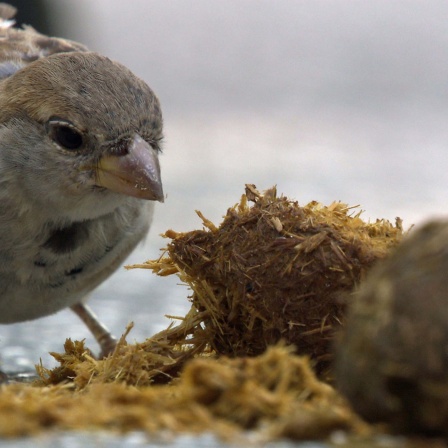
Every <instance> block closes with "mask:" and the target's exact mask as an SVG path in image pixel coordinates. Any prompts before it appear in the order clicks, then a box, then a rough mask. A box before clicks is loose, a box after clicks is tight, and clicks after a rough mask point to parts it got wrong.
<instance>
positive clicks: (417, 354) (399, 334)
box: [336, 221, 448, 436]
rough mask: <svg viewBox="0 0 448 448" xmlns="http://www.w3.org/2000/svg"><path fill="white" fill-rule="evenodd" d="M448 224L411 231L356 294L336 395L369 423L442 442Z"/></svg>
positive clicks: (446, 413)
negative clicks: (346, 398)
mask: <svg viewBox="0 0 448 448" xmlns="http://www.w3.org/2000/svg"><path fill="white" fill-rule="evenodd" d="M447 275H448V222H447V221H445V222H432V223H429V224H427V225H425V226H423V227H421V228H420V229H418V230H413V231H411V232H410V235H409V236H408V237H407V238H406V239H405V240H404V242H403V243H402V244H401V245H400V246H399V247H398V248H397V250H396V251H395V252H394V253H393V254H392V255H391V256H390V258H388V259H387V260H385V261H383V262H381V263H379V264H378V266H377V267H375V268H374V269H373V270H372V272H371V273H370V275H369V276H368V278H367V279H366V281H365V283H363V284H362V285H361V287H360V289H359V292H358V293H357V294H356V300H354V301H353V306H352V308H351V310H350V312H349V316H348V320H347V325H346V328H345V329H344V332H343V335H342V338H341V341H340V343H339V348H338V352H337V358H336V377H337V384H338V387H339V389H340V390H341V392H342V393H343V394H345V395H346V396H347V397H348V398H349V400H350V401H351V403H352V405H353V407H354V409H355V410H356V411H357V412H359V413H360V414H361V415H362V416H363V417H364V418H365V419H367V420H369V421H383V422H387V423H389V424H390V425H391V426H392V428H393V429H394V430H395V431H398V432H402V433H403V432H404V433H407V432H410V433H411V432H418V433H423V434H429V435H431V434H435V435H444V436H447V435H448V281H447Z"/></svg>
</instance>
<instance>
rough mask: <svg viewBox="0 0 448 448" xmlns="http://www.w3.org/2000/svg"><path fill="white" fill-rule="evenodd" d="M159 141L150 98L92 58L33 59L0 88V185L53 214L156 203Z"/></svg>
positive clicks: (138, 84)
mask: <svg viewBox="0 0 448 448" xmlns="http://www.w3.org/2000/svg"><path fill="white" fill-rule="evenodd" d="M161 139H162V115H161V110H160V104H159V101H158V99H157V97H156V96H155V94H154V93H153V91H152V90H151V89H150V88H149V87H148V86H147V85H146V83H145V82H143V81H142V80H141V79H139V78H138V77H136V76H135V75H134V74H133V73H132V72H131V71H129V70H128V69H127V68H126V67H124V66H122V65H120V64H118V63H116V62H113V61H111V60H110V59H108V58H106V57H104V56H101V55H99V54H97V53H92V52H71V53H60V54H55V55H51V56H48V57H46V58H42V59H38V60H36V61H34V62H32V63H30V64H28V65H27V66H25V67H24V68H21V69H20V70H18V71H17V72H16V73H14V74H12V75H11V76H9V77H8V78H6V79H4V80H3V81H2V82H1V83H0V173H1V175H0V185H1V183H2V182H8V181H10V182H12V181H15V182H17V183H19V184H20V187H21V191H23V192H24V193H23V194H25V195H27V198H25V199H32V200H35V201H36V202H42V200H43V201H46V203H47V204H48V205H50V206H52V208H53V209H55V213H58V210H59V211H61V213H67V211H68V210H70V209H72V208H73V207H75V208H77V209H78V211H79V213H82V210H84V211H85V213H86V214H87V215H89V216H88V217H92V216H93V215H95V214H101V213H104V212H108V211H110V210H111V209H113V208H114V207H116V205H117V204H119V203H120V202H121V201H125V200H127V198H129V197H131V198H138V199H146V200H156V201H163V190H162V182H161V176H160V166H159V160H158V155H159V152H160V142H161ZM13 177H15V180H14V179H12V178H13Z"/></svg>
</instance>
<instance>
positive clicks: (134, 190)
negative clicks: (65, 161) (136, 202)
mask: <svg viewBox="0 0 448 448" xmlns="http://www.w3.org/2000/svg"><path fill="white" fill-rule="evenodd" d="M95 183H96V185H98V186H100V187H104V188H107V189H109V190H111V191H115V192H116V193H122V194H125V195H128V196H132V197H135V198H141V199H149V200H151V201H159V202H163V199H164V198H163V188H162V179H161V176H160V165H159V159H158V157H157V152H156V151H155V150H154V149H152V148H151V147H150V146H149V145H148V143H146V142H145V141H144V140H143V139H142V138H141V137H140V136H139V135H138V134H135V136H134V138H133V140H132V142H131V144H130V145H129V148H128V152H127V153H126V154H123V155H109V154H105V155H104V156H103V157H101V159H100V160H99V163H98V165H97V171H96V182H95Z"/></svg>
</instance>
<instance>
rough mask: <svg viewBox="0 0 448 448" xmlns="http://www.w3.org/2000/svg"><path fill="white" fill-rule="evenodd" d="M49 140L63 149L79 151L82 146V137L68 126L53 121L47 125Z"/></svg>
mask: <svg viewBox="0 0 448 448" xmlns="http://www.w3.org/2000/svg"><path fill="white" fill-rule="evenodd" d="M48 128H49V129H48V131H49V132H48V133H49V136H50V138H51V139H52V140H53V141H54V142H56V143H57V144H58V145H59V146H62V147H63V148H65V149H70V150H74V149H79V148H81V146H82V144H83V138H82V135H81V134H80V133H79V132H78V131H77V130H76V129H75V128H74V127H73V126H72V125H70V124H68V123H61V122H59V121H53V122H51V121H50V122H49V123H48Z"/></svg>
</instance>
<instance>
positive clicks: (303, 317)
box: [139, 185, 402, 372]
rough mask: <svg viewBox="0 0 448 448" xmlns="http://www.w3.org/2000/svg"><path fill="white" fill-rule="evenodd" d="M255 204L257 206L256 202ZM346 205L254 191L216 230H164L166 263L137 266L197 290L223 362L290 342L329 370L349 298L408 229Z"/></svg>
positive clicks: (212, 227) (250, 189) (207, 223)
mask: <svg viewBox="0 0 448 448" xmlns="http://www.w3.org/2000/svg"><path fill="white" fill-rule="evenodd" d="M250 203H252V204H250ZM352 208H353V207H348V206H347V205H346V204H343V203H341V202H334V203H332V204H331V205H329V206H323V205H321V204H319V203H317V202H314V201H313V202H310V203H309V204H307V205H305V206H300V205H299V204H298V203H297V202H295V201H291V200H289V199H288V198H286V197H284V196H280V197H278V196H277V193H276V189H275V188H271V189H270V190H267V191H266V192H265V193H264V194H261V193H259V192H258V191H257V190H256V189H255V187H254V186H252V185H247V186H246V194H245V195H243V196H242V198H241V202H240V203H239V204H237V205H236V206H235V207H233V208H230V209H229V210H228V211H227V215H226V216H225V217H224V220H223V222H222V223H221V225H220V226H219V227H216V226H215V225H214V224H212V223H211V222H210V221H208V220H206V219H205V218H204V217H203V216H202V214H200V213H199V212H198V214H199V216H200V217H201V218H202V219H203V223H204V225H205V227H206V228H205V229H203V230H195V231H192V232H187V233H178V232H174V231H168V232H166V234H165V236H166V237H168V238H171V239H172V241H171V242H170V243H169V244H168V247H167V249H166V256H165V257H163V258H162V259H160V260H157V261H150V262H147V263H146V264H144V265H140V266H139V267H146V268H150V269H152V270H153V271H155V272H157V273H158V274H159V275H169V274H173V273H176V274H177V275H179V277H180V278H181V279H182V280H183V281H184V282H186V283H187V284H188V285H190V287H191V289H192V290H193V295H192V302H193V308H194V309H195V310H196V311H197V312H200V313H203V326H204V328H205V330H206V333H204V334H205V335H206V336H207V337H208V338H209V339H208V341H207V342H208V343H209V344H210V346H211V347H212V349H213V350H215V351H216V352H217V353H219V354H226V355H230V356H254V355H258V354H261V353H263V352H264V351H265V350H266V347H268V346H269V345H272V344H275V343H277V342H278V341H279V340H284V341H286V342H287V343H288V344H294V345H295V347H296V348H297V352H298V353H300V354H307V355H309V356H310V357H311V358H312V359H313V360H314V361H315V363H316V364H317V370H318V371H319V372H322V371H323V369H325V367H326V366H327V364H328V361H329V359H330V358H331V354H330V352H331V341H332V339H333V335H334V333H335V330H337V329H338V328H339V327H340V326H341V324H342V323H343V322H344V319H345V309H346V301H345V300H344V297H346V296H347V294H348V293H349V292H350V291H351V290H352V289H353V287H354V286H355V285H356V284H358V282H359V281H360V280H361V278H362V277H363V276H364V274H365V273H366V271H367V270H368V269H370V267H371V266H372V264H373V263H374V262H375V261H376V260H378V259H380V258H383V257H384V256H385V255H386V254H387V253H388V252H389V249H390V248H391V247H392V246H395V245H396V244H397V243H398V242H399V241H400V239H401V236H402V228H401V222H400V220H399V219H397V223H396V225H395V226H393V225H392V224H391V223H390V222H388V221H385V220H377V221H376V222H375V223H366V222H364V221H363V220H362V219H361V218H360V212H358V213H352Z"/></svg>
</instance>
